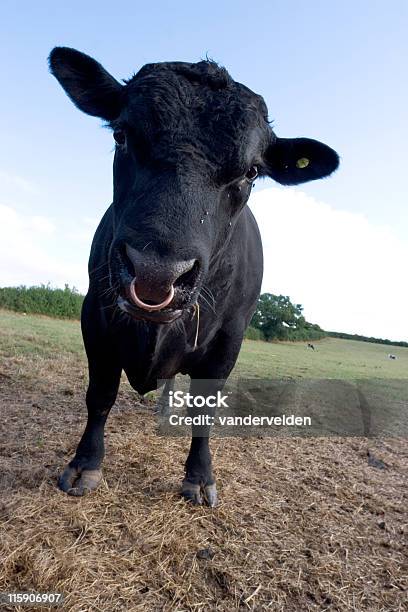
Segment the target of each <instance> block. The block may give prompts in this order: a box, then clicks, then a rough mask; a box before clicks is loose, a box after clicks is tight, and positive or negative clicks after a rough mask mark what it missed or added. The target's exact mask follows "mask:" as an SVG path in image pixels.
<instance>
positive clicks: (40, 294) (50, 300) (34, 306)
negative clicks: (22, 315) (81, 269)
mask: <svg viewBox="0 0 408 612" xmlns="http://www.w3.org/2000/svg"><path fill="white" fill-rule="evenodd" d="M83 299H84V298H83V296H82V295H80V294H79V293H78V291H77V290H76V289H75V287H73V288H72V289H71V288H70V287H69V286H68V285H65V288H64V289H53V288H52V287H50V285H40V286H39V287H25V286H24V285H22V286H21V287H0V307H2V308H8V309H9V310H15V311H17V312H26V313H35V314H44V315H48V316H50V317H61V318H67V319H79V318H80V315H81V307H82V302H83Z"/></svg>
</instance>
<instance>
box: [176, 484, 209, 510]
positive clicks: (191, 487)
mask: <svg viewBox="0 0 408 612" xmlns="http://www.w3.org/2000/svg"><path fill="white" fill-rule="evenodd" d="M181 495H182V497H183V498H184V499H185V500H186V501H188V502H190V503H192V504H193V505H194V506H201V505H202V504H203V502H205V503H206V504H207V506H210V508H214V506H216V504H217V487H216V485H215V483H214V484H211V485H206V486H204V487H200V485H198V484H194V483H192V482H189V480H187V479H185V480H183V484H182V486H181Z"/></svg>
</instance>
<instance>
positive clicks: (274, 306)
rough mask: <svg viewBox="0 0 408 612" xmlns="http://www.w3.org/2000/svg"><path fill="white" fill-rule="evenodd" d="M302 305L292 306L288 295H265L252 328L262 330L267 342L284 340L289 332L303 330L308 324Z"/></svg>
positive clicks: (259, 303) (253, 320)
mask: <svg viewBox="0 0 408 612" xmlns="http://www.w3.org/2000/svg"><path fill="white" fill-rule="evenodd" d="M302 310H303V308H302V305H301V304H292V302H291V301H290V298H289V297H288V296H287V295H273V294H272V293H263V294H262V295H261V296H260V298H259V301H258V306H257V309H256V311H255V314H254V316H253V318H252V322H251V326H252V327H255V328H257V329H260V330H261V331H262V333H263V335H264V337H265V339H266V340H273V339H274V338H276V339H280V340H284V339H286V338H288V337H289V330H295V329H300V328H303V327H304V326H305V324H306V321H305V318H304V316H303V315H302Z"/></svg>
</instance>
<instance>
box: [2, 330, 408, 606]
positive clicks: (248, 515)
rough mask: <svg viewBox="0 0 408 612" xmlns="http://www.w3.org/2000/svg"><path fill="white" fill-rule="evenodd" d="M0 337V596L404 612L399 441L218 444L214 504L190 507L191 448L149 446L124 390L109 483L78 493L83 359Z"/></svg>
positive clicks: (112, 433) (146, 421)
mask: <svg viewBox="0 0 408 612" xmlns="http://www.w3.org/2000/svg"><path fill="white" fill-rule="evenodd" d="M2 331H3V332H4V333H3V340H4V339H5V343H4V345H3V346H5V348H4V350H3V352H2V362H1V367H0V385H1V386H0V401H1V436H0V494H1V497H0V538H1V540H0V542H1V544H0V555H1V557H0V591H31V590H34V591H40V592H44V591H54V592H62V593H64V595H65V603H64V606H63V609H64V610H69V611H75V612H79V611H82V610H83V611H88V610H100V611H104V612H110V611H116V610H124V611H125V610H126V611H133V610H135V611H137V610H140V611H142V610H143V611H145V610H148V611H149V610H165V611H170V610H174V611H176V610H177V611H180V612H181V611H197V612H199V611H202V610H203V611H204V610H209V611H212V610H220V611H221V610H222V611H224V610H225V611H228V612H229V611H233V610H279V611H280V610H282V611H289V612H290V611H304V610H305V611H307V610H338V611H342V612H343V611H348V610H355V611H363V610H367V611H368V610H370V611H380V610H381V611H384V612H385V611H396V610H407V609H408V608H407V548H406V546H407V532H408V526H407V522H408V521H407V508H408V503H407V498H408V494H407V488H406V485H407V479H406V476H407V472H406V468H407V465H408V450H407V446H406V441H404V440H398V439H394V440H391V439H388V440H377V441H373V440H371V441H368V440H367V439H362V438H354V439H332V440H329V439H314V440H310V439H309V440H302V439H291V440H288V439H271V438H269V439H250V440H242V439H222V440H214V441H213V443H212V448H213V454H214V461H215V465H216V475H217V478H218V483H219V493H220V500H221V501H220V505H219V506H218V507H217V508H216V509H208V508H202V507H198V508H195V507H191V506H189V505H186V504H185V503H184V502H183V501H182V500H180V499H179V497H178V490H179V485H180V479H181V477H182V472H183V462H184V459H185V456H186V451H187V447H188V441H187V440H185V439H167V438H166V439H163V438H160V437H158V436H157V435H156V433H155V419H154V416H153V413H152V410H151V407H150V406H148V405H146V404H141V403H138V402H137V398H136V396H135V394H134V393H133V392H132V391H131V390H130V388H129V387H128V386H127V385H126V384H124V385H123V387H122V391H121V394H120V397H119V399H118V402H117V406H116V407H115V409H114V410H113V412H112V415H111V418H110V420H109V424H108V427H107V457H106V461H105V480H104V482H103V485H102V486H101V487H100V489H99V490H98V491H97V492H96V493H94V494H92V495H90V496H88V497H85V498H82V499H78V498H71V497H68V496H66V495H64V494H63V493H61V492H60V491H58V490H57V489H56V486H55V483H56V477H57V474H58V471H59V470H60V468H61V467H62V466H63V464H64V462H65V461H66V459H67V458H68V457H70V456H71V455H72V453H73V451H74V449H75V445H76V443H77V441H78V437H79V435H80V432H81V430H82V427H83V421H84V414H85V413H84V404H83V393H84V388H85V385H86V368H85V362H84V360H83V358H80V357H78V353H77V352H76V351H69V350H65V349H64V348H63V347H62V348H61V349H60V351H57V350H56V349H55V346H54V349H55V350H53V351H48V352H47V351H45V350H44V351H42V350H38V351H30V350H29V348H28V347H29V344H30V342H31V343H32V342H37V338H36V335H35V334H34V333H33V335H32V337H31V339H30V337H29V334H28V333H27V330H26V331H25V332H24V334H25V335H24V334H20V336H19V338H20V341H19V342H20V344H18V342H17V340H16V337H15V334H14V335H13V343H14V345H15V346H17V349H16V348H14V349H13V350H11V345H10V344H9V345H7V341H8V340H7V337H6V336H7V333H8V332H6V331H5V330H4V328H3V330H2ZM75 333H77V332H75ZM16 342H17V345H16ZM368 450H369V451H370V453H371V454H372V455H374V456H375V457H377V458H378V459H380V460H381V461H382V462H383V464H384V469H379V467H378V465H379V464H376V462H372V461H371V462H369V461H368V458H367V451H368ZM373 463H374V465H373ZM4 609H5V610H8V609H10V610H19V609H20V608H18V607H13V608H4ZM21 609H22V610H23V608H21ZM27 609H29V608H27V607H25V608H24V610H27Z"/></svg>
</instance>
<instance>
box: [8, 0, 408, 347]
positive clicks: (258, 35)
mask: <svg viewBox="0 0 408 612" xmlns="http://www.w3.org/2000/svg"><path fill="white" fill-rule="evenodd" d="M0 23H1V25H0V58H1V60H0V61H1V75H2V96H0V113H1V118H2V144H3V146H2V147H1V149H0V184H1V195H0V207H2V211H3V212H2V214H3V216H2V217H0V220H2V226H3V235H2V234H0V238H1V239H2V242H3V251H1V250H0V255H1V256H2V260H3V264H1V262H0V266H1V267H0V285H4V284H11V283H12V284H18V283H19V282H25V283H28V282H30V283H36V282H37V283H39V282H47V281H51V282H52V283H53V284H62V283H63V280H64V279H65V278H66V280H67V281H68V282H70V283H71V284H72V283H75V284H76V285H77V286H79V287H80V288H81V289H85V288H86V275H84V271H85V268H86V259H87V253H88V249H89V241H90V239H91V236H92V232H93V230H94V227H95V224H96V222H97V220H98V218H99V217H100V216H101V215H102V213H103V211H104V210H105V209H106V207H107V206H108V205H109V203H110V201H111V163H112V151H113V144H112V137H111V135H110V133H109V132H108V130H106V129H104V128H102V127H101V123H100V122H99V121H98V120H97V119H94V118H91V117H87V116H86V115H83V114H81V113H80V112H79V111H78V110H76V109H75V108H74V107H73V105H72V103H71V102H70V101H69V100H68V98H67V97H66V96H65V94H64V93H63V91H62V90H61V88H60V87H59V86H58V84H57V82H56V81H55V79H53V78H52V77H51V76H50V75H49V73H48V72H47V65H46V58H47V55H48V53H49V51H50V50H51V48H52V47H53V46H55V45H66V46H72V47H75V48H78V49H80V50H82V51H84V52H86V53H89V54H90V55H92V56H94V57H95V58H97V59H98V60H99V61H100V62H101V63H102V64H103V65H104V66H105V67H106V68H107V69H108V70H109V71H110V72H111V73H112V74H114V75H115V76H116V77H117V78H126V77H128V76H130V75H131V74H132V73H133V72H135V71H136V70H138V69H139V68H140V67H141V66H142V65H143V64H144V63H146V62H152V61H166V60H185V61H198V60H199V59H200V58H203V57H205V55H206V54H208V55H209V56H210V57H212V58H214V59H216V60H217V61H219V62H220V63H222V64H224V65H225V66H226V67H227V68H228V70H229V71H230V73H231V74H232V76H233V77H234V78H235V79H236V80H238V81H241V82H243V83H245V84H246V85H248V86H249V87H251V88H252V89H253V90H255V91H256V92H258V93H260V94H262V95H263V96H264V98H265V100H266V102H267V105H268V108H269V113H270V117H271V118H273V119H274V124H275V131H276V132H277V134H278V135H280V136H286V137H290V136H310V137H313V138H317V139H321V140H323V141H324V142H327V143H328V144H329V145H331V146H332V147H334V148H336V150H337V151H338V152H339V153H340V155H341V157H342V165H341V168H340V170H339V171H338V172H337V173H336V175H335V176H334V177H332V178H330V179H328V180H324V181H318V182H313V183H309V184H307V185H304V186H301V189H300V188H298V189H295V190H293V189H292V190H290V191H288V190H287V189H282V188H280V189H275V186H274V184H273V183H272V181H264V182H262V183H261V182H259V183H258V185H257V188H256V192H255V194H254V198H255V202H254V210H255V211H257V210H258V209H261V206H260V205H259V202H261V200H262V202H263V206H264V208H263V209H261V210H260V212H259V215H260V217H262V225H263V235H264V242H265V244H266V276H265V284H264V290H268V291H271V292H274V293H278V292H279V293H280V292H288V293H289V294H290V295H291V296H292V297H293V298H294V299H296V300H297V301H300V302H302V303H303V304H304V305H305V313H306V316H307V317H309V318H310V319H311V320H314V321H317V322H319V323H321V324H323V325H326V326H330V327H332V328H333V329H342V330H346V331H354V332H359V331H361V332H362V333H369V334H373V335H382V336H392V337H395V338H401V339H402V338H405V339H406V338H407V336H408V330H407V329H406V328H405V329H404V327H403V325H404V323H405V317H403V316H400V317H399V316H398V315H395V309H394V311H393V316H392V321H390V320H389V319H390V318H389V316H386V315H385V314H384V308H385V307H386V301H385V300H384V299H383V298H380V297H379V296H381V294H382V293H384V292H388V293H389V292H390V291H391V292H392V296H391V300H392V302H396V303H397V304H398V303H401V308H400V310H401V311H402V310H403V309H404V307H405V304H404V303H403V302H404V300H405V299H406V298H408V296H407V294H406V290H405V288H404V287H403V286H401V285H402V280H403V277H402V275H403V265H404V264H405V261H404V260H403V258H404V256H405V255H406V254H407V252H408V242H407V236H408V206H407V201H408V197H407V191H408V190H407V181H406V174H407V169H406V164H407V157H408V156H407V152H406V149H407V143H408V121H407V111H406V109H407V93H408V80H407V78H406V77H407V72H406V63H407V58H408V42H407V36H406V32H407V31H408V3H407V2H406V1H405V0H400V1H398V0H392V1H390V2H378V1H368V0H360V1H358V2H351V1H349V0H341V1H340V0H332V1H330V2H324V1H316V0H310V1H309V2H300V1H294V0H287V1H283V0H282V1H274V0H272V1H269V2H266V1H258V2H256V3H249V2H242V1H240V0H238V1H234V2H232V1H225V2H213V1H212V0H209V1H207V2H205V3H191V2H185V1H181V2H164V1H160V0H158V1H156V2H154V3H144V2H143V3H141V2H140V3H139V2H136V1H134V2H128V1H125V2H121V1H119V2H116V3H112V2H109V3H108V2H104V1H99V2H93V1H88V2H86V3H84V2H77V1H72V2H70V3H69V4H66V5H65V6H62V5H61V4H57V3H55V2H49V1H48V0H45V1H43V2H40V3H33V2H28V1H25V2H24V1H23V2H19V3H15V2H9V1H3V2H2V6H1V19H0ZM261 191H262V193H261ZM288 194H289V195H288ZM290 194H291V195H290ZM257 198H258V199H257ZM265 202H266V203H265ZM316 203H320V204H321V206H320V208H319V206H316ZM299 206H300V207H301V211H300V209H299ZM322 206H323V208H322ZM293 207H294V208H293ZM265 209H267V210H265ZM293 210H296V211H297V214H299V215H302V219H303V221H302V224H303V225H302V227H300V228H299V227H297V228H295V229H293V227H292V224H293V223H295V220H293V219H292V218H291V217H290V216H289V217H288V216H287V215H288V211H292V212H293ZM285 211H286V212H285ZM319 211H320V212H319ZM327 211H330V215H331V216H330V215H329V213H328V212H327ZM339 215H340V216H339ZM329 217H330V219H329ZM277 219H278V220H279V222H280V223H285V224H287V226H288V227H287V233H285V237H286V241H285V242H282V243H281V242H280V240H278V241H274V238H273V237H274V236H276V233H277V227H276V225H277V224H276V220H277ZM289 224H290V227H289ZM302 228H303V231H299V230H301V229H302ZM357 230H358V231H357ZM1 231H2V230H1V227H0V232H1ZM330 232H332V238H333V239H332V240H331V239H330ZM359 232H361V234H359ZM278 233H279V235H280V236H281V235H282V228H279V231H278ZM328 233H329V235H328ZM360 235H361V241H360V240H359V236H360ZM294 237H296V239H295V238H294ZM359 243H360V244H359ZM0 249H1V247H0ZM282 250H284V252H282ZM305 250H306V251H307V252H308V255H307V257H306V258H305ZM382 253H384V257H383V259H382V258H381V257H380V256H379V254H381V255H382ZM401 258H402V260H401ZM288 259H289V260H290V261H289V263H288ZM356 259H357V262H356V263H357V265H354V262H355V261H356ZM305 261H307V263H308V268H307V270H306V269H305V268H302V262H303V264H305ZM322 261H324V266H323V267H322ZM342 262H343V263H344V266H343V263H342ZM285 267H286V268H287V270H288V273H287V275H286V276H285V275H284V274H282V272H281V270H282V269H284V268H285ZM310 267H312V269H310ZM334 274H337V275H338V277H339V282H338V283H337V284H336V283H333V282H332V283H328V278H329V276H331V275H334ZM305 278H311V281H310V283H307V282H305ZM318 278H320V279H321V282H320V283H319V282H317V279H318ZM359 279H361V281H362V282H361V283H360V285H359V283H358V280H359ZM364 279H365V280H364ZM367 279H369V282H368V280H367ZM398 279H400V280H399V282H398ZM367 283H368V284H367ZM345 295H347V299H346V298H345V297H344V296H345ZM388 298H389V296H388ZM388 298H387V299H388ZM388 301H389V299H388ZM329 307H330V309H331V312H330V315H329V314H328V311H329ZM397 310H399V309H398V308H397Z"/></svg>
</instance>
